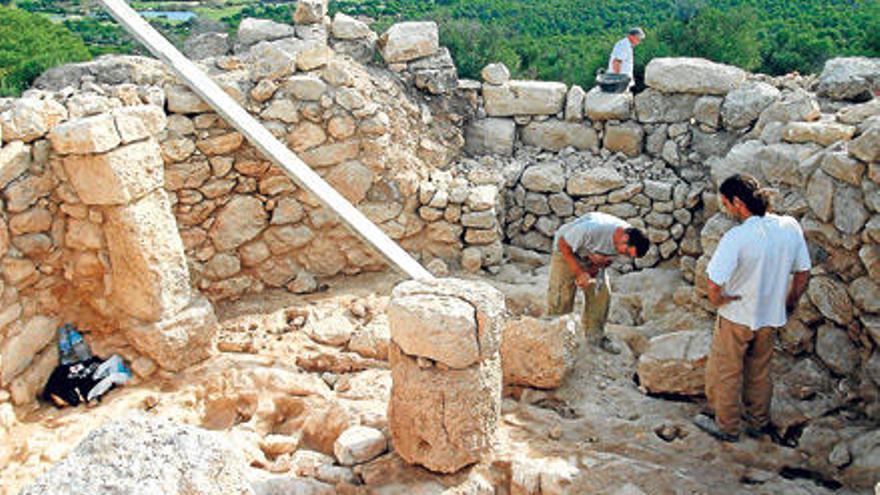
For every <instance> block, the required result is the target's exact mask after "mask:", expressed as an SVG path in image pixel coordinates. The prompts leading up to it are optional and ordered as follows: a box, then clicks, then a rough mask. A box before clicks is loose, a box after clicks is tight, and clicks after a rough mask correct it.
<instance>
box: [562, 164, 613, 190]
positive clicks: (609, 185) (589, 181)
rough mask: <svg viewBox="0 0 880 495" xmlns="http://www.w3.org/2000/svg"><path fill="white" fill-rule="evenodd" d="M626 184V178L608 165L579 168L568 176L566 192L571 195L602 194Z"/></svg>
mask: <svg viewBox="0 0 880 495" xmlns="http://www.w3.org/2000/svg"><path fill="white" fill-rule="evenodd" d="M624 185H626V179H624V178H623V176H621V175H620V173H619V172H618V171H617V170H615V169H613V168H610V167H598V168H590V169H587V170H579V171H577V172H575V173H574V174H572V175H571V177H569V178H568V185H567V187H566V192H568V194H570V195H572V196H592V195H596V194H603V193H606V192H608V191H613V190H614V189H619V188H621V187H623V186H624Z"/></svg>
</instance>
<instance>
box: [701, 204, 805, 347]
mask: <svg viewBox="0 0 880 495" xmlns="http://www.w3.org/2000/svg"><path fill="white" fill-rule="evenodd" d="M810 268H811V264H810V253H809V251H807V242H806V241H805V240H804V234H803V232H802V231H801V226H800V225H799V224H798V223H797V220H795V219H794V218H792V217H788V216H779V215H772V214H769V213H768V214H766V215H764V216H763V217H758V216H753V217H749V218H748V219H747V220H746V221H745V222H743V223H742V224H741V225H738V226H736V227H734V228H732V229H730V230H729V231H728V232H727V233H726V234H724V237H722V238H721V242H720V243H719V244H718V249H716V250H715V254H714V255H713V256H712V260H711V261H710V262H709V267H708V268H707V269H706V273H707V274H708V275H709V279H710V280H711V281H712V282H714V283H715V284H716V285H719V286H721V287H723V288H724V292H725V293H726V294H727V295H731V296H740V297H741V298H742V299H740V300H738V301H733V302H730V303H727V304H725V305H724V306H722V307H721V308H720V309H719V310H718V314H719V315H720V316H722V317H724V318H726V319H728V320H730V321H732V322H734V323H739V324H740V325H745V326H747V327H749V328H751V329H752V330H758V329H759V328H763V327H781V326H783V325H785V320H786V315H785V299H786V297H787V295H788V286H789V280H788V279H789V275H790V274H792V273H795V272H803V271H808V270H809V269H810Z"/></svg>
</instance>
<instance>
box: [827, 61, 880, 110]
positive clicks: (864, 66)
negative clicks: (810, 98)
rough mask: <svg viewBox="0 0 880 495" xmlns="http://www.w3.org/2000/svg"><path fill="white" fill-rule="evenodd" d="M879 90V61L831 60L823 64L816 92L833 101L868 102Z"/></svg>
mask: <svg viewBox="0 0 880 495" xmlns="http://www.w3.org/2000/svg"><path fill="white" fill-rule="evenodd" d="M878 89H880V59H877V58H866V57H847V58H833V59H831V60H828V61H827V62H825V68H824V69H823V70H822V74H820V75H819V84H818V88H817V92H818V94H819V95H820V96H827V97H829V98H832V99H835V100H869V99H871V98H872V97H873V96H874V92H875V91H877V90H878Z"/></svg>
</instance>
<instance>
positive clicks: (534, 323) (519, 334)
mask: <svg viewBox="0 0 880 495" xmlns="http://www.w3.org/2000/svg"><path fill="white" fill-rule="evenodd" d="M583 340H584V338H583V332H581V331H580V326H579V325H578V317H576V316H573V315H566V316H562V317H558V318H546V319H540V318H533V317H529V316H526V317H522V318H519V319H517V320H513V321H509V322H508V323H507V324H506V325H505V327H504V335H503V337H502V340H501V366H502V368H503V370H504V383H505V384H509V385H525V386H528V387H536V388H558V387H559V386H560V385H562V381H563V380H564V379H565V376H566V375H567V374H568V372H569V371H570V370H571V369H572V367H573V366H574V360H575V357H576V352H577V349H578V346H580V345H581V343H582V342H583Z"/></svg>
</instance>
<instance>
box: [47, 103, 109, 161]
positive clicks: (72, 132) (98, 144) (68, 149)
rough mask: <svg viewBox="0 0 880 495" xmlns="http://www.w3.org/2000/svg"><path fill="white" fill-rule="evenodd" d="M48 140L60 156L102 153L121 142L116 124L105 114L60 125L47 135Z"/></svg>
mask: <svg viewBox="0 0 880 495" xmlns="http://www.w3.org/2000/svg"><path fill="white" fill-rule="evenodd" d="M49 139H50V140H51V141H52V148H54V149H55V151H56V152H57V153H60V154H62V155H68V154H75V155H85V154H88V153H104V152H105V151H110V150H112V149H113V148H115V147H117V146H119V143H120V142H121V139H120V137H119V132H117V131H116V122H115V121H114V119H113V116H112V115H110V114H107V113H105V114H101V115H95V116H93V117H85V118H81V119H76V120H71V121H69V122H65V123H63V124H60V125H58V126H57V127H55V129H53V130H52V132H51V133H50V134H49Z"/></svg>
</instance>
